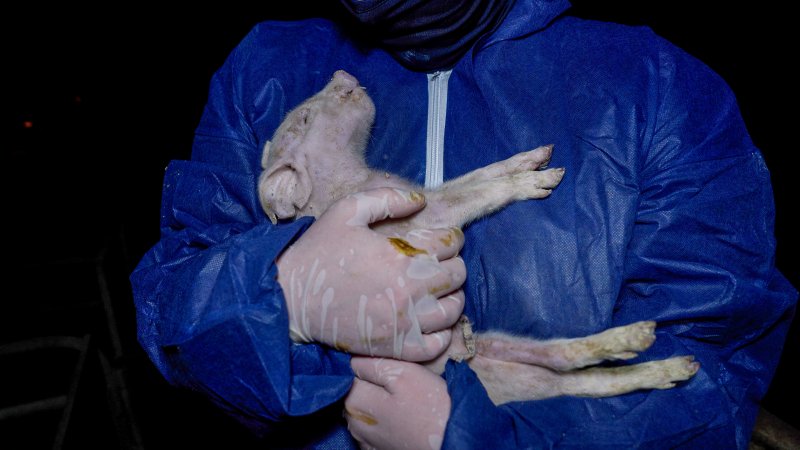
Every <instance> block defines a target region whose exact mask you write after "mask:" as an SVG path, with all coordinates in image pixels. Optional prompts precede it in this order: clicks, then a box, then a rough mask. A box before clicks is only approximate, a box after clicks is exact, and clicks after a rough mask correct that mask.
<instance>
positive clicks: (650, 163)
mask: <svg viewBox="0 0 800 450" xmlns="http://www.w3.org/2000/svg"><path fill="white" fill-rule="evenodd" d="M661 50H662V51H661V52H659V53H658V55H657V56H656V57H654V58H653V64H652V66H651V68H652V74H653V79H654V80H655V81H654V82H653V83H652V84H651V86H650V87H649V88H648V89H649V91H648V92H646V93H645V97H646V98H645V100H644V101H642V102H641V110H640V112H641V113H642V114H641V115H640V118H641V119H642V125H641V127H640V133H639V134H638V136H637V137H638V139H639V141H640V149H639V150H638V152H639V155H640V156H639V167H638V168H637V172H638V180H637V184H638V189H639V198H638V205H637V206H636V211H637V212H636V214H635V217H634V218H633V221H632V223H629V224H626V225H625V226H626V227H627V228H628V231H626V233H627V236H628V237H627V239H626V244H627V249H626V254H627V256H626V258H625V262H624V274H623V277H622V278H621V285H620V287H619V291H618V295H617V298H616V303H615V307H614V309H613V317H612V318H611V322H612V324H613V325H623V324H628V323H632V322H635V321H639V320H655V321H657V322H658V324H659V327H658V328H657V339H656V342H655V344H654V345H653V347H652V348H651V349H649V350H648V351H646V352H645V353H644V354H643V355H640V356H639V357H638V358H637V359H635V360H632V361H630V362H629V363H637V362H642V361H645V360H653V359H662V358H667V357H671V356H678V355H694V356H695V358H696V360H697V361H699V362H700V364H701V368H700V371H699V372H698V373H697V375H696V376H695V377H694V378H692V379H691V380H689V381H687V382H682V383H680V384H679V385H678V386H677V387H675V388H673V389H668V390H652V391H643V392H634V393H630V394H626V395H621V396H617V397H612V398H604V399H582V398H574V397H561V398H552V399H547V400H542V401H530V402H516V403H510V404H506V405H502V406H500V407H494V406H493V405H492V403H491V402H490V400H489V399H488V397H487V396H486V393H485V392H484V390H483V389H481V387H480V384H479V383H480V382H479V380H478V379H477V378H476V376H475V374H474V373H473V372H472V371H471V370H469V368H468V367H467V366H466V364H463V363H461V364H455V363H453V362H450V363H448V367H447V379H448V387H449V390H450V394H451V398H452V402H453V403H452V413H451V418H450V422H449V423H448V429H447V434H446V437H445V442H444V447H445V448H459V449H464V448H488V447H487V446H489V447H492V448H659V449H662V448H739V449H746V448H747V447H748V443H749V440H750V434H751V430H752V426H753V423H754V420H755V416H756V414H757V412H758V402H759V401H760V399H761V398H762V397H763V395H764V394H765V392H766V390H767V388H768V386H769V383H770V381H771V377H772V374H773V373H774V371H775V368H776V365H777V363H778V359H779V357H780V354H781V349H782V347H783V344H784V339H785V336H786V333H787V330H788V327H789V325H790V322H791V319H792V317H793V314H794V310H795V302H796V299H797V292H796V291H795V290H794V288H792V287H791V286H790V285H789V284H788V282H787V281H786V280H785V278H783V277H782V275H781V274H780V273H779V272H778V271H776V269H775V267H774V251H775V240H774V234H773V216H774V207H773V197H772V190H771V186H770V178H769V172H768V170H767V168H766V166H765V164H764V161H763V159H762V157H761V155H760V153H759V151H758V150H757V149H756V148H755V147H754V145H753V144H752V142H751V141H750V138H749V136H748V134H747V131H746V129H745V126H744V124H743V121H742V119H741V117H740V113H739V110H738V107H737V104H736V100H735V98H734V96H733V94H732V93H731V92H730V90H729V88H728V87H727V86H726V85H725V83H724V82H723V81H722V80H721V79H720V78H719V77H718V76H717V75H715V74H713V73H712V72H711V71H710V70H709V69H708V68H706V67H705V66H703V65H702V64H700V63H699V62H697V61H696V60H694V59H693V58H691V57H690V56H688V55H685V54H683V53H680V52H675V51H673V50H670V49H666V48H665V49H661ZM567 173H569V171H568V172H567ZM626 364H627V362H626Z"/></svg>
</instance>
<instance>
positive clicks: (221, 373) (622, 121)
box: [131, 0, 797, 449]
mask: <svg viewBox="0 0 800 450" xmlns="http://www.w3.org/2000/svg"><path fill="white" fill-rule="evenodd" d="M567 6H568V4H567V2H565V1H551V2H547V1H543V0H524V1H523V0H519V1H517V2H516V4H515V6H514V8H513V9H512V10H511V11H510V12H509V15H508V17H507V18H506V19H505V21H504V22H503V24H502V25H501V26H500V27H499V28H498V29H497V31H496V32H495V33H493V34H492V35H491V36H488V37H484V38H482V39H481V40H479V41H478V42H477V44H476V46H475V48H474V49H473V50H471V51H470V52H469V53H467V54H466V55H465V56H464V57H463V58H462V59H461V60H460V61H459V62H458V64H457V65H456V66H455V67H454V69H453V73H452V76H451V78H450V85H449V98H448V115H447V126H446V131H445V145H444V149H445V157H444V161H445V174H444V175H445V179H449V178H453V177H456V176H458V175H460V174H463V173H465V172H467V171H470V170H472V169H475V168H478V167H481V166H484V165H486V164H489V163H491V162H494V161H497V160H500V159H503V158H506V157H509V156H510V155H512V154H514V153H516V152H518V151H522V150H526V149H531V148H534V147H537V146H539V145H542V144H548V143H552V144H555V150H554V155H553V160H552V163H551V167H558V166H563V167H566V176H565V177H564V180H563V181H562V182H561V185H560V186H559V187H558V188H557V189H556V190H555V191H554V193H553V194H552V196H550V197H549V198H548V199H546V200H535V201H527V202H520V203H516V204H513V205H511V206H509V207H508V208H506V209H505V210H503V211H500V212H498V213H496V214H494V215H492V216H490V217H488V218H485V219H482V220H480V221H478V222H476V223H474V224H472V225H471V226H470V227H469V228H468V229H467V231H466V246H465V247H464V250H463V253H462V256H463V258H464V260H465V261H466V264H467V270H468V279H467V282H466V285H465V291H466V297H467V305H466V310H465V312H466V314H467V315H468V316H469V317H470V318H471V319H472V320H473V321H474V322H475V328H476V329H477V330H478V331H482V330H487V329H499V330H504V331H507V332H512V333H516V334H519V335H524V336H531V337H536V338H550V337H574V336H583V335H587V334H590V333H595V332H599V331H602V330H604V329H607V328H608V327H612V326H616V325H622V324H627V323H631V322H634V321H637V320H656V321H658V323H659V327H658V329H657V340H656V342H655V344H654V345H653V347H652V348H651V349H650V350H648V351H647V352H645V353H644V354H643V355H641V356H640V357H639V358H637V359H636V360H634V361H633V362H640V361H644V360H651V359H658V358H665V357H669V356H672V355H684V354H693V355H695V356H696V358H697V360H698V361H700V363H701V365H702V367H701V369H700V372H699V373H698V374H697V375H696V376H695V377H694V378H693V379H691V380H690V381H688V382H686V383H683V384H681V385H680V386H679V387H677V388H675V389H671V390H665V391H646V392H637V393H632V394H627V395H622V396H617V397H613V398H606V399H582V398H570V397H562V398H554V399H549V400H544V401H535V402H518V403H512V404H508V405H504V406H501V407H495V406H493V405H492V404H491V402H490V401H489V399H488V398H487V397H486V394H485V392H484V391H483V389H482V387H481V386H480V383H479V382H478V380H477V378H476V377H475V375H474V374H473V373H472V372H471V370H470V369H469V368H468V366H467V365H465V364H456V363H453V362H450V363H448V367H447V372H446V374H445V377H446V379H447V383H448V389H449V393H450V395H451V398H452V414H451V418H450V421H449V423H448V427H447V433H446V436H445V442H444V447H445V448H459V449H463V448H525V447H532V448H551V447H558V448H571V447H580V448H586V447H592V448H681V447H689V448H702V447H709V448H740V449H744V448H747V444H748V442H749V438H750V431H751V428H752V425H753V422H754V419H755V414H756V412H757V403H758V401H759V399H760V398H761V397H762V396H763V395H764V393H765V392H766V390H767V387H768V385H769V382H770V380H771V377H772V375H773V373H774V370H775V367H776V364H777V362H778V358H779V356H780V352H781V349H782V346H783V343H784V338H785V335H786V332H787V329H788V326H789V324H790V321H791V319H792V317H793V314H794V310H795V305H796V301H797V292H796V290H795V289H794V288H793V287H792V286H791V285H789V283H788V282H787V281H786V280H785V278H784V277H783V276H782V275H781V274H780V273H778V272H777V271H776V270H775V268H774V265H773V262H774V261H773V256H774V250H775V240H774V237H773V215H774V208H773V199H772V191H771V187H770V179H769V172H768V170H767V168H766V167H765V164H764V161H763V159H762V157H761V155H760V154H759V151H758V150H757V149H756V148H755V147H754V146H753V143H752V142H751V140H750V138H749V136H748V134H747V131H746V129H745V125H744V124H743V122H742V119H741V117H740V114H739V111H738V108H737V105H736V102H735V98H734V95H733V94H732V93H731V92H730V90H729V89H728V87H727V86H726V85H725V83H724V82H723V81H722V80H721V79H720V78H719V77H718V76H717V75H715V74H714V73H713V72H712V71H711V70H709V69H708V68H707V67H706V66H704V65H703V64H702V63H700V62H698V61H697V60H696V59H694V58H692V57H691V56H689V55H687V54H686V53H684V52H683V51H681V50H679V49H677V48H676V47H674V46H672V45H670V44H669V43H667V42H665V41H664V40H662V39H660V38H659V37H657V36H656V35H654V34H653V33H652V32H651V31H650V30H649V29H647V28H643V27H628V26H620V25H615V24H607V23H599V22H593V21H585V20H580V19H576V18H572V17H568V16H561V15H560V14H561V13H562V12H563V11H564V10H565V9H566V8H567ZM337 69H345V70H347V71H348V72H350V73H352V74H354V75H355V76H356V77H357V78H358V79H359V80H360V81H361V83H362V84H363V85H364V86H366V87H367V89H368V92H369V94H370V96H371V97H372V98H373V100H374V101H375V104H376V107H377V117H376V125H375V127H374V135H373V138H372V139H371V141H370V144H369V148H368V152H367V157H368V160H369V163H370V164H371V165H372V166H373V167H376V168H380V169H385V170H388V171H392V172H395V173H398V174H400V175H403V176H406V177H408V178H411V179H413V180H416V181H417V182H420V183H422V181H423V180H424V167H425V160H424V159H425V124H426V111H427V87H426V75H425V74H424V73H417V72H412V71H409V70H407V69H405V68H404V67H403V66H402V65H400V64H399V63H398V62H397V61H395V60H394V59H393V58H392V57H391V56H390V55H389V54H388V53H386V52H385V51H382V50H365V49H363V48H360V47H359V46H357V45H355V44H354V43H352V42H351V41H349V40H348V38H347V37H346V36H345V35H344V34H342V32H341V31H340V30H339V29H338V28H337V27H336V26H335V25H334V24H332V23H330V22H327V21H325V20H321V19H315V20H307V21H300V22H271V23H263V24H260V25H258V26H257V27H255V29H254V30H253V31H252V32H251V33H250V34H249V35H248V36H247V37H246V38H245V39H244V40H243V42H242V43H241V44H240V45H239V46H238V47H237V48H236V49H235V50H234V51H233V52H232V54H231V55H230V57H229V58H228V60H227V61H226V63H225V64H224V66H223V67H222V68H220V70H219V71H218V72H217V73H216V74H215V75H214V77H213V79H212V81H211V87H210V92H209V100H208V104H207V107H206V109H205V113H204V115H203V118H202V120H201V123H200V124H199V126H198V128H197V133H196V139H195V142H194V147H193V154H192V159H191V161H175V162H173V163H171V164H170V166H169V167H168V169H167V172H166V175H165V181H164V195H163V206H162V218H161V224H162V225H161V226H162V237H161V240H160V241H159V242H158V243H157V244H156V245H155V246H154V247H153V248H152V249H151V250H150V251H149V252H148V253H147V254H146V255H145V256H144V258H143V259H142V261H141V262H140V264H139V266H138V267H137V268H136V269H135V271H134V273H133V274H132V277H131V281H132V284H133V288H134V295H135V301H136V308H137V311H138V320H139V337H140V342H141V344H142V346H143V347H144V348H145V349H146V351H147V352H148V354H149V355H150V357H151V358H152V360H153V362H154V363H155V365H156V366H157V367H158V369H159V370H160V371H161V372H162V373H163V374H164V376H165V377H166V378H167V379H168V380H169V381H170V382H171V383H174V384H175V385H177V386H183V387H188V388H191V389H195V390H197V391H200V392H203V393H204V394H206V395H207V396H208V397H209V398H210V399H211V400H212V401H213V402H215V403H216V404H218V405H219V406H220V407H221V408H224V409H225V410H227V411H228V412H230V414H232V415H233V416H235V417H237V418H238V419H239V420H240V421H242V423H244V424H246V425H247V426H249V427H250V428H251V429H252V430H253V431H254V432H257V433H259V434H263V435H265V436H270V441H269V442H271V443H272V444H273V446H279V444H277V443H279V442H283V443H286V444H287V445H294V446H297V447H309V448H313V447H316V448H348V447H350V448H355V445H354V443H353V442H352V441H351V440H349V438H348V435H347V433H346V429H345V428H344V422H343V421H342V419H341V413H340V408H341V403H339V402H340V400H341V399H342V398H343V396H344V395H345V394H346V392H347V390H348V388H349V386H350V383H351V380H352V373H351V371H350V369H349V366H348V361H349V357H348V356H347V355H345V354H342V353H339V352H337V351H334V350H331V349H327V348H323V347H320V346H317V345H313V344H310V345H296V344H291V343H290V341H289V338H288V327H287V315H286V311H285V309H284V301H283V296H282V292H281V290H280V287H279V286H278V285H277V283H276V281H275V276H276V268H275V264H274V260H275V258H276V256H277V255H279V254H280V252H281V251H282V250H283V249H284V248H285V247H286V246H287V245H289V244H290V243H291V242H292V241H293V240H294V239H296V238H297V237H298V236H299V235H300V234H301V233H302V231H303V230H304V229H305V228H306V227H307V226H308V225H309V222H310V220H309V219H303V220H300V221H296V222H290V223H280V224H278V225H276V226H273V225H271V224H270V223H269V221H268V220H267V219H266V217H265V216H264V214H263V213H262V211H261V210H260V208H259V205H258V201H257V198H256V178H257V175H258V173H259V170H260V169H259V162H260V156H261V148H262V146H263V144H264V142H265V141H266V140H268V139H269V138H270V137H271V134H272V132H273V131H274V130H275V128H276V127H277V126H278V124H279V123H280V121H281V119H282V118H283V116H284V114H285V113H286V112H287V111H289V110H290V109H291V108H293V107H294V106H295V105H297V104H298V103H300V102H301V101H302V100H304V99H305V98H307V97H308V96H310V95H312V94H313V93H315V92H317V91H318V90H319V89H321V88H322V87H323V86H324V85H325V83H326V82H327V81H328V80H329V79H330V77H331V74H332V73H333V72H334V71H335V70H337Z"/></svg>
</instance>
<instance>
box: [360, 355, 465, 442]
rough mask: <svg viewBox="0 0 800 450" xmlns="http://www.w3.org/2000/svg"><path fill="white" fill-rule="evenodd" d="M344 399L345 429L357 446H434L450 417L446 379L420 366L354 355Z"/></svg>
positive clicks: (442, 434)
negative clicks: (351, 385)
mask: <svg viewBox="0 0 800 450" xmlns="http://www.w3.org/2000/svg"><path fill="white" fill-rule="evenodd" d="M350 365H351V367H352V368H353V370H354V371H355V373H356V378H355V380H354V381H353V387H351V388H350V392H349V393H348V394H347V397H346V398H345V401H344V408H345V418H346V419H347V428H348V430H349V431H350V434H351V435H352V436H353V438H354V439H355V440H357V441H358V442H359V444H360V445H361V448H379V449H395V448H413V449H428V448H430V449H431V450H438V449H439V448H440V447H441V446H442V440H443V439H444V432H445V427H446V426H447V420H448V419H449V418H450V395H449V394H448V393H447V383H445V381H444V379H442V378H441V377H440V376H438V375H436V374H434V373H433V372H431V371H430V370H428V369H426V368H425V367H423V366H421V365H419V364H416V363H410V362H405V361H397V360H393V359H382V358H368V357H356V358H353V359H352V361H351V362H350Z"/></svg>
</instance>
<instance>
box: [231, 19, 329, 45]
mask: <svg viewBox="0 0 800 450" xmlns="http://www.w3.org/2000/svg"><path fill="white" fill-rule="evenodd" d="M342 38H343V35H342V31H341V28H340V26H339V25H338V24H336V23H335V22H333V21H331V20H329V19H325V18H308V19H300V20H266V21H263V22H259V23H257V24H256V25H254V26H253V28H252V29H251V30H250V32H249V33H248V35H247V37H246V40H248V39H249V40H252V41H266V42H269V43H270V45H274V41H275V40H276V39H280V40H283V41H287V42H292V41H308V40H316V41H321V40H326V39H342ZM322 42H324V41H322ZM322 42H320V43H322Z"/></svg>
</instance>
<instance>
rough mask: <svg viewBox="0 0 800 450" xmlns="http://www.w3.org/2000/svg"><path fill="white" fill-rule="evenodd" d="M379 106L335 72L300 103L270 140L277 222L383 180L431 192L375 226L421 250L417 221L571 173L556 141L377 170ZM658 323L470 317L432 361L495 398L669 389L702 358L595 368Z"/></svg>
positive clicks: (270, 187)
mask: <svg viewBox="0 0 800 450" xmlns="http://www.w3.org/2000/svg"><path fill="white" fill-rule="evenodd" d="M374 118H375V106H374V104H373V102H372V100H371V99H370V98H369V96H368V95H367V92H366V90H365V89H364V88H363V87H362V86H360V85H359V82H358V80H356V78H355V77H353V76H352V75H350V74H348V73H347V72H345V71H342V70H339V71H337V72H336V73H335V74H334V75H333V77H332V79H331V81H330V82H329V83H328V84H327V85H326V86H325V87H324V88H323V89H322V90H321V91H320V92H319V93H317V94H316V95H314V96H312V97H311V98H309V99H308V100H306V101H305V102H303V103H302V104H300V105H299V106H298V107H296V108H295V109H294V110H292V111H291V112H290V113H289V114H288V115H287V117H286V118H285V119H284V121H283V122H282V123H281V124H280V126H279V127H278V129H277V130H276V131H275V133H274V135H273V137H272V140H271V141H269V142H267V143H266V144H265V146H264V150H263V155H262V161H261V165H262V168H263V172H262V173H261V175H260V176H259V180H258V194H259V200H260V202H261V206H262V208H263V209H264V212H265V213H266V214H267V216H268V217H269V219H270V220H271V221H272V222H273V223H277V221H278V220H279V219H292V218H296V217H302V216H313V217H319V216H320V215H321V214H322V213H323V212H325V210H326V209H327V208H328V207H329V206H330V205H332V204H333V203H334V202H336V201H337V200H338V199H340V198H342V197H344V196H346V195H348V194H354V193H357V192H362V191H367V190H370V189H374V188H379V187H393V188H398V189H402V190H404V191H411V192H424V195H425V198H426V206H425V208H424V209H422V210H421V211H419V212H418V213H416V214H414V215H412V216H410V217H407V218H402V219H392V220H386V221H382V222H379V223H377V224H374V225H373V229H375V230H376V231H379V232H381V233H383V234H386V235H387V236H389V239H390V242H392V243H393V245H395V247H396V248H397V249H398V251H401V252H404V253H406V254H407V255H409V256H414V251H415V249H414V247H413V246H411V244H409V243H408V242H407V241H405V240H403V239H402V238H401V236H405V235H407V233H408V232H411V231H412V230H418V229H433V228H448V227H455V228H461V227H464V226H466V225H468V224H469V223H470V222H472V221H474V220H476V219H478V218H480V217H483V216H486V215H488V214H491V213H493V212H495V211H497V210H499V209H500V208H502V207H504V206H506V205H508V204H509V203H511V202H514V201H519V200H530V199H543V198H545V197H547V196H549V195H550V194H551V192H552V191H553V189H554V188H556V186H557V185H558V184H559V182H560V181H561V179H562V177H563V176H564V169H562V168H551V169H544V167H545V166H546V165H547V163H548V162H549V161H550V157H551V155H552V151H553V146H551V145H546V146H542V147H539V148H536V149H534V150H530V151H526V152H522V153H518V154H516V155H514V156H512V157H511V158H509V159H506V160H504V161H499V162H496V163H493V164H490V165H488V166H486V167H482V168H480V169H477V170H474V171H472V172H469V173H467V174H465V175H463V176H461V177H459V178H456V179H454V180H451V181H448V182H446V183H444V184H443V185H441V186H440V187H438V188H435V189H423V188H422V187H420V186H417V185H415V184H413V183H411V182H410V181H408V180H405V179H403V178H401V177H398V176H396V175H393V174H390V173H386V172H382V171H377V170H373V169H370V168H369V167H368V166H367V164H366V161H365V157H364V151H365V148H366V144H367V140H368V138H369V135H370V129H371V127H372V123H373V121H374ZM655 327H656V324H655V322H652V321H643V322H637V323H633V324H630V325H626V326H621V327H616V328H611V329H609V330H606V331H604V332H601V333H598V334H594V335H591V336H587V337H582V338H573V339H551V340H535V339H531V338H528V337H516V336H510V335H507V334H505V333H502V332H497V331H494V332H486V333H473V332H472V329H471V326H470V323H469V320H468V319H467V318H466V317H462V318H461V320H460V321H459V323H458V324H457V325H456V326H455V328H456V330H454V332H453V333H452V336H453V339H452V341H451V343H450V347H449V349H448V351H446V352H445V353H444V355H443V357H441V358H439V359H437V360H435V361H431V362H430V363H428V364H427V365H428V367H430V368H431V370H434V371H436V372H437V373H441V371H442V370H443V368H444V363H445V362H446V361H447V359H448V358H449V359H454V360H457V361H461V360H465V361H467V363H468V364H469V366H470V367H471V368H472V370H474V371H475V373H476V374H477V375H478V377H479V379H480V380H481V383H482V384H483V385H484V387H485V388H486V391H487V393H488V394H489V397H490V398H491V399H492V401H493V402H494V403H495V404H502V403H506V402H512V401H524V400H535V399H542V398H548V397H554V396H559V395H576V396H589V397H604V396H612V395H618V394H623V393H627V392H631V391H634V390H638V389H667V388H671V387H673V386H675V383H676V382H678V381H683V380H687V379H689V378H691V377H692V376H693V375H694V374H695V373H696V372H697V370H698V369H699V364H698V363H697V362H695V361H693V357H691V356H681V357H673V358H669V359H665V360H658V361H651V362H646V363H641V364H633V365H624V366H619V367H589V366H595V365H597V364H598V363H601V362H603V361H608V360H624V359H630V358H633V357H635V356H636V355H637V352H642V351H644V350H646V349H648V348H649V347H650V346H651V345H652V343H653V341H654V340H655Z"/></svg>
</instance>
